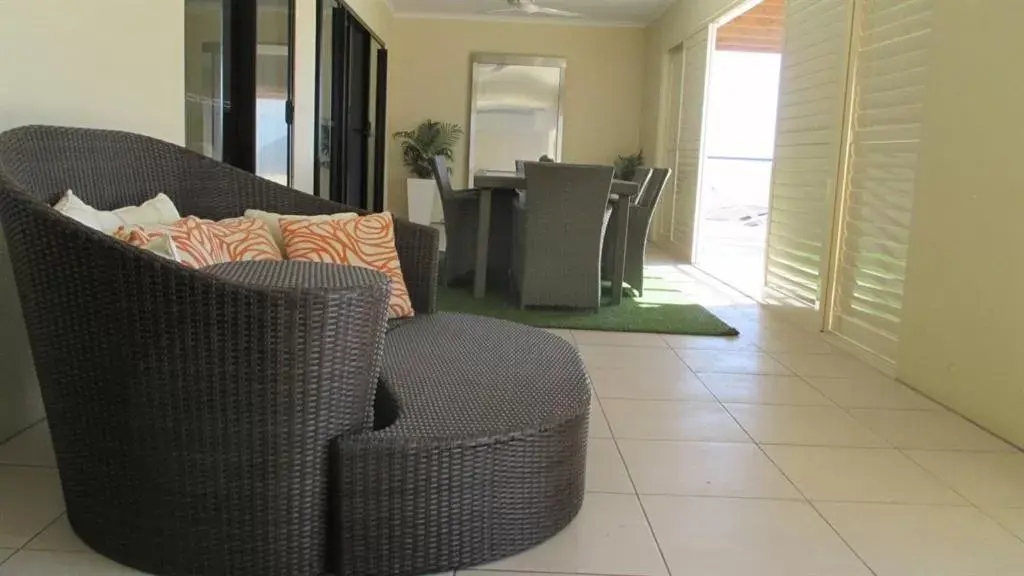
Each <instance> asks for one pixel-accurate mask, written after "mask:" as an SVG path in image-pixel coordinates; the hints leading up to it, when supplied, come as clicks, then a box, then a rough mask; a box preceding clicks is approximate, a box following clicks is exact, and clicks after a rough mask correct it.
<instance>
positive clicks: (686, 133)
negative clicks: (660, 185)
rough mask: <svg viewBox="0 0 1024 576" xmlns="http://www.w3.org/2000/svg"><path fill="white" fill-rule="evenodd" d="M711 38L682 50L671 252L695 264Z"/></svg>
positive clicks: (701, 36) (702, 36) (703, 36)
mask: <svg viewBox="0 0 1024 576" xmlns="http://www.w3.org/2000/svg"><path fill="white" fill-rule="evenodd" d="M708 48H709V34H708V30H707V29H704V30H701V31H700V32H698V33H697V34H694V35H693V36H692V37H690V39H688V40H687V41H686V43H685V45H684V50H683V61H684V63H683V102H682V107H681V109H680V113H679V143H678V146H677V154H678V156H677V161H676V182H675V194H674V198H673V200H674V201H673V209H672V210H673V213H672V241H671V248H672V251H673V252H674V253H675V255H676V256H678V257H679V258H682V259H684V260H686V261H692V257H693V254H692V251H693V234H694V229H695V218H696V213H697V190H698V188H699V186H700V156H701V140H702V138H703V132H704V95H705V92H706V91H707V75H708Z"/></svg>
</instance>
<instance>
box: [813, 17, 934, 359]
mask: <svg viewBox="0 0 1024 576" xmlns="http://www.w3.org/2000/svg"><path fill="white" fill-rule="evenodd" d="M932 4H933V0H868V1H862V0H858V3H857V10H858V15H857V30H856V36H855V39H854V47H855V58H854V60H853V62H854V64H853V66H854V70H853V75H852V76H853V83H852V87H853V100H852V110H853V122H852V124H851V126H852V128H851V132H850V135H849V138H848V142H849V145H848V156H847V162H846V174H845V182H844V184H845V194H844V201H843V207H842V208H843V210H842V212H841V219H840V223H841V224H840V225H841V229H840V241H839V244H838V247H837V248H838V252H837V256H838V266H837V268H836V279H835V289H834V292H833V300H832V315H831V322H830V329H831V330H832V331H833V332H835V333H837V334H839V335H841V336H843V337H845V338H847V339H849V340H851V341H853V342H854V343H856V344H858V345H859V346H861V347H863V348H866V349H867V350H869V351H871V352H873V353H875V354H877V355H879V356H881V357H883V358H885V359H887V360H890V361H895V359H896V354H897V347H898V344H899V327H900V318H901V315H902V313H901V311H902V308H903V282H904V280H905V278H906V264H907V250H908V247H909V239H910V216H911V209H912V206H913V202H914V188H915V181H916V175H917V159H918V151H919V148H920V139H921V122H922V120H923V110H924V93H925V83H926V82H927V78H926V75H927V73H928V62H929V57H930V49H929V47H930V42H931V38H932V34H931V26H932Z"/></svg>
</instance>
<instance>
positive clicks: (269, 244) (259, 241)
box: [203, 218, 284, 262]
mask: <svg viewBox="0 0 1024 576" xmlns="http://www.w3.org/2000/svg"><path fill="white" fill-rule="evenodd" d="M203 224H204V225H205V226H206V227H207V228H209V230H210V232H211V233H212V234H213V235H214V236H216V237H217V238H219V239H221V240H222V241H223V242H224V243H225V244H226V245H227V249H228V259H230V260H231V261H232V262H240V261H250V260H270V261H277V260H283V259H284V258H283V257H282V256H281V250H280V249H279V248H278V247H277V243H276V242H274V236H273V235H272V234H271V232H270V227H269V226H267V224H266V223H265V222H263V221H261V220H257V219H256V218H229V219H227V220H221V221H220V222H213V221H210V220H203Z"/></svg>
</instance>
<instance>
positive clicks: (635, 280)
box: [609, 168, 672, 296]
mask: <svg viewBox="0 0 1024 576" xmlns="http://www.w3.org/2000/svg"><path fill="white" fill-rule="evenodd" d="M671 175H672V170H671V169H669V168H655V169H654V170H653V171H652V172H651V177H650V180H649V181H648V182H647V185H646V186H645V187H644V189H643V190H641V192H640V194H639V195H638V196H637V199H636V201H635V202H634V203H632V204H631V205H630V206H629V224H628V225H629V228H628V230H627V232H626V264H625V266H626V268H625V273H624V280H625V282H626V283H627V284H629V285H630V287H632V288H633V289H634V290H636V292H637V295H639V296H642V295H643V293H644V264H645V262H646V260H647V236H648V234H649V233H650V230H651V222H652V221H653V219H654V211H655V209H656V208H657V207H658V202H659V201H660V200H661V194H662V192H664V190H665V184H666V183H667V182H668V179H669V177H670V176H671ZM609 235H610V233H609Z"/></svg>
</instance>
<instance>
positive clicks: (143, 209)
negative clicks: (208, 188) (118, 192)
mask: <svg viewBox="0 0 1024 576" xmlns="http://www.w3.org/2000/svg"><path fill="white" fill-rule="evenodd" d="M53 209H54V210H56V211H57V212H60V213H61V214H63V215H65V216H67V217H68V218H71V219H73V220H77V221H78V222H81V223H82V224H85V225H86V226H88V227H90V228H93V229H95V230H99V231H100V232H105V233H107V234H110V233H112V232H114V231H115V230H117V229H118V228H120V227H121V226H126V227H128V228H131V227H132V226H147V225H148V226H152V225H155V224H173V223H175V222H177V221H178V220H181V215H180V214H178V209H177V208H175V206H174V202H172V201H171V199H170V198H168V197H167V195H166V194H157V195H156V196H154V197H153V198H150V199H149V200H146V201H145V202H143V203H142V204H140V205H139V206H127V207H125V208H118V209H117V210H111V211H106V210H97V209H96V208H93V207H92V206H89V205H88V204H86V203H85V202H83V201H82V199H81V198H79V197H78V196H75V193H74V192H72V191H71V190H68V191H67V192H65V193H64V196H63V197H62V198H61V199H60V200H59V201H58V202H57V203H56V204H55V205H54V206H53Z"/></svg>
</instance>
